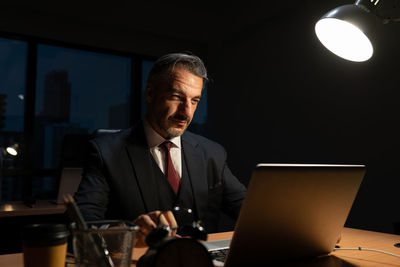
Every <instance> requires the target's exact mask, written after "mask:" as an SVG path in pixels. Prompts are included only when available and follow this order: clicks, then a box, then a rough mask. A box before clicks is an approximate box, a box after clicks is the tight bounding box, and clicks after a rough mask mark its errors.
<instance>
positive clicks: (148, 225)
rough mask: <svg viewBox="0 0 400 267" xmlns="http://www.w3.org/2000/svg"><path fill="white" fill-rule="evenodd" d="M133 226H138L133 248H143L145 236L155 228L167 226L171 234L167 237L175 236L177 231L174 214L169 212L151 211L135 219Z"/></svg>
mask: <svg viewBox="0 0 400 267" xmlns="http://www.w3.org/2000/svg"><path fill="white" fill-rule="evenodd" d="M133 223H134V224H136V225H137V226H139V231H138V233H137V234H136V240H135V247H145V246H147V244H146V236H147V235H148V234H149V233H150V232H151V231H152V230H153V229H154V228H156V227H157V226H163V225H165V226H169V227H170V228H171V230H172V231H171V232H170V233H169V235H168V236H175V235H176V231H177V229H178V224H177V223H176V220H175V217H174V214H173V213H172V212H171V211H169V210H168V211H164V212H161V211H158V210H156V211H152V212H150V213H147V214H142V215H140V216H139V217H137V218H136V219H135V220H134V221H133Z"/></svg>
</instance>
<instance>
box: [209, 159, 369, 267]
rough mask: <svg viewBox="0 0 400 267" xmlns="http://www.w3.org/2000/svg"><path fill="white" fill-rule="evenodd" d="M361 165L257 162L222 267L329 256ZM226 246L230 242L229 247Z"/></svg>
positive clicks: (355, 188) (362, 169)
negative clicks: (223, 266)
mask: <svg viewBox="0 0 400 267" xmlns="http://www.w3.org/2000/svg"><path fill="white" fill-rule="evenodd" d="M364 175H365V166H364V165H321V164H258V165H257V167H256V168H255V170H254V171H253V173H252V177H251V180H250V183H249V186H248V189H247V193H246V197H245V199H244V201H243V204H242V208H241V210H240V214H239V217H238V220H237V222H236V226H235V231H234V234H233V237H232V240H222V241H219V242H220V243H221V244H218V243H216V242H206V243H205V246H206V247H207V248H208V249H209V251H210V252H211V251H215V250H216V249H217V247H218V246H219V245H220V246H222V247H224V246H225V247H228V246H229V250H228V254H227V256H226V259H225V266H227V267H232V266H260V265H265V264H271V263H284V262H290V261H295V260H299V259H310V258H315V257H318V256H321V255H327V254H328V253H330V252H331V251H332V250H333V248H334V247H335V244H336V241H337V239H338V237H339V235H340V233H341V230H342V228H343V226H344V224H345V222H346V219H347V216H348V214H349V212H350V209H351V207H352V205H353V202H354V199H355V197H356V195H357V192H358V189H359V187H360V184H361V182H362V180H363V177H364ZM229 243H230V244H229Z"/></svg>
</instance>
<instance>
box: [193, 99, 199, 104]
mask: <svg viewBox="0 0 400 267" xmlns="http://www.w3.org/2000/svg"><path fill="white" fill-rule="evenodd" d="M199 102H200V99H192V104H193V105H197V104H198V103H199Z"/></svg>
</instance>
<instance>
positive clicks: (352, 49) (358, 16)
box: [315, 0, 400, 62]
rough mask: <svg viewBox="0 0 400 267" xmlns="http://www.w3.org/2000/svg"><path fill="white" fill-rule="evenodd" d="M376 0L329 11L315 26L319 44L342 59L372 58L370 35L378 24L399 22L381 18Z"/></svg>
mask: <svg viewBox="0 0 400 267" xmlns="http://www.w3.org/2000/svg"><path fill="white" fill-rule="evenodd" d="M378 3H379V0H357V1H356V2H355V3H354V4H352V5H344V6H340V7H337V8H335V9H332V10H331V11H329V12H328V13H326V14H325V15H323V16H322V17H321V18H320V19H319V21H318V22H317V23H316V24H315V33H316V35H317V37H318V39H319V41H320V42H321V43H322V44H323V45H324V46H325V47H326V48H327V49H328V50H330V51H331V52H332V53H334V54H336V55H337V56H339V57H342V58H344V59H347V60H350V61H355V62H362V61H366V60H368V59H370V58H371V57H372V55H373V52H374V48H373V43H374V32H375V28H376V26H377V24H378V23H379V22H381V23H383V24H387V23H389V22H399V21H400V18H383V17H382V16H380V14H379V12H378V9H377V6H378Z"/></svg>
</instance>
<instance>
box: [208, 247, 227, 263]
mask: <svg viewBox="0 0 400 267" xmlns="http://www.w3.org/2000/svg"><path fill="white" fill-rule="evenodd" d="M228 250H229V249H228V248H222V249H216V250H212V251H209V252H210V254H211V258H212V260H213V263H214V265H215V266H224V262H225V258H226V255H227V254H228Z"/></svg>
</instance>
